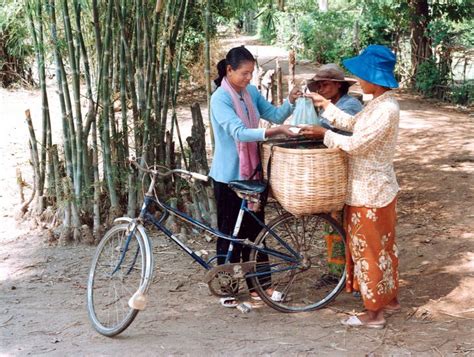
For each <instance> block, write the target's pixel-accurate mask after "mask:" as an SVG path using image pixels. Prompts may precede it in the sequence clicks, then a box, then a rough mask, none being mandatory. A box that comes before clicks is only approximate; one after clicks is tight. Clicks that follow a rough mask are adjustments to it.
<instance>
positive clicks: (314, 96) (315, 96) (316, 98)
mask: <svg viewBox="0 0 474 357" xmlns="http://www.w3.org/2000/svg"><path fill="white" fill-rule="evenodd" d="M304 96H305V97H306V98H311V100H312V101H313V104H314V105H315V106H316V107H318V108H323V109H326V108H327V106H328V105H329V103H331V101H330V100H329V99H326V98H324V97H323V96H322V95H321V94H319V93H314V92H311V93H306V94H305V95H304Z"/></svg>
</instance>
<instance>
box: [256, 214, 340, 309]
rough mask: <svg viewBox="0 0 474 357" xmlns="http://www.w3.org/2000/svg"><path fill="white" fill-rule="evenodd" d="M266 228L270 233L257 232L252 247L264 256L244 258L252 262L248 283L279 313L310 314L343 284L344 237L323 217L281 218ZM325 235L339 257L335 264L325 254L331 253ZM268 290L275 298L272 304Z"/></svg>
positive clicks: (320, 306)
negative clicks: (264, 250) (331, 241)
mask: <svg viewBox="0 0 474 357" xmlns="http://www.w3.org/2000/svg"><path fill="white" fill-rule="evenodd" d="M268 227H269V228H270V231H269V230H266V229H263V230H262V231H261V232H260V234H259V236H258V237H257V239H256V240H255V244H256V245H257V246H261V247H262V246H264V247H266V251H268V252H269V253H268V254H266V253H262V252H260V251H258V250H255V249H254V250H252V253H251V256H250V260H251V261H255V262H257V263H256V266H255V269H254V272H255V273H254V274H253V275H254V276H253V278H252V279H253V283H254V286H255V289H256V291H257V293H258V294H259V296H260V297H261V298H262V300H263V301H265V303H267V304H268V305H269V306H271V307H272V308H274V309H276V310H278V311H282V312H301V311H311V310H315V309H319V308H322V307H323V306H325V305H327V304H328V303H329V302H331V301H332V300H333V299H334V298H335V297H336V296H337V295H338V294H339V292H340V291H341V290H342V289H343V287H344V283H345V264H344V249H345V248H344V236H345V235H344V231H343V229H342V228H341V227H340V225H339V224H338V223H337V222H336V221H335V220H334V219H333V218H332V217H330V216H329V215H325V214H320V215H312V216H305V217H295V216H293V215H291V214H290V213H285V214H283V215H282V216H280V217H277V218H276V219H275V220H273V221H272V222H270V224H269V225H268ZM330 236H331V237H332V238H331V239H335V240H336V241H337V244H338V248H339V249H338V255H339V256H340V257H341V256H342V258H340V259H342V261H338V262H337V263H338V264H335V263H334V259H332V256H329V255H328V254H332V253H333V252H332V249H328V245H327V243H328V242H329V240H328V238H329V237H330ZM331 245H332V243H331ZM266 256H268V259H267V258H266ZM256 274H257V275H258V276H255V275H256ZM272 291H277V292H279V293H281V294H275V295H274V296H273V299H272V297H271V296H270V295H269V292H272ZM275 300H277V301H275ZM278 300H280V301H278Z"/></svg>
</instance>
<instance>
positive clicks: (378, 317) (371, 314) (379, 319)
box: [357, 310, 385, 324]
mask: <svg viewBox="0 0 474 357" xmlns="http://www.w3.org/2000/svg"><path fill="white" fill-rule="evenodd" d="M357 317H358V318H359V320H360V321H362V322H363V323H364V324H367V323H375V324H384V323H385V319H384V317H383V310H378V311H369V310H368V311H366V312H363V313H361V314H358V315H357Z"/></svg>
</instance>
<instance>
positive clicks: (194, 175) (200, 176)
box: [128, 157, 209, 182]
mask: <svg viewBox="0 0 474 357" xmlns="http://www.w3.org/2000/svg"><path fill="white" fill-rule="evenodd" d="M128 161H129V162H130V164H131V165H133V166H135V167H136V168H137V169H138V170H140V171H142V172H146V173H149V174H152V175H156V176H162V177H166V176H170V175H173V174H180V175H184V176H189V177H191V178H193V179H196V180H200V181H205V182H207V181H208V180H209V177H208V176H206V175H203V174H199V173H197V172H191V171H187V170H182V169H174V170H170V169H168V168H165V167H164V166H162V168H163V169H166V170H167V171H166V172H160V171H159V170H153V169H147V168H145V167H143V166H141V165H140V164H139V163H138V162H137V160H136V159H135V158H134V157H130V158H129V159H128Z"/></svg>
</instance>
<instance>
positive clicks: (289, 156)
mask: <svg viewBox="0 0 474 357" xmlns="http://www.w3.org/2000/svg"><path fill="white" fill-rule="evenodd" d="M318 146H319V147H318ZM315 147H316V148H315ZM270 151H272V162H271V166H270V187H271V194H272V196H273V197H274V198H275V199H276V200H277V201H278V202H279V203H280V204H281V206H282V207H283V208H284V209H285V210H286V211H288V212H290V213H292V214H294V215H295V216H301V215H308V214H315V213H323V212H332V211H339V210H341V209H342V207H343V206H344V201H345V198H346V191H347V159H346V155H345V153H344V152H343V151H342V150H340V149H328V148H326V147H325V146H324V145H322V144H321V143H320V144H319V145H317V143H314V142H313V143H311V145H308V142H306V144H305V143H304V142H294V141H293V142H281V141H279V142H278V141H277V142H266V143H264V144H263V145H262V150H261V154H262V166H263V169H264V176H265V178H267V177H268V176H267V163H268V158H269V157H270Z"/></svg>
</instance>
